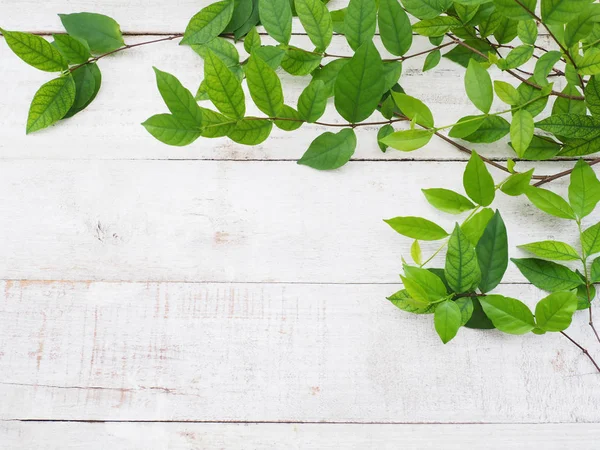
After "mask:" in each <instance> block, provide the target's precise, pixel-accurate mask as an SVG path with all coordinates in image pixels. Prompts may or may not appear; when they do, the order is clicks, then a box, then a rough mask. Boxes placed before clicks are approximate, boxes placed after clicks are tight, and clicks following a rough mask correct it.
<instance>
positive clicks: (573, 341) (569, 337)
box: [560, 331, 600, 372]
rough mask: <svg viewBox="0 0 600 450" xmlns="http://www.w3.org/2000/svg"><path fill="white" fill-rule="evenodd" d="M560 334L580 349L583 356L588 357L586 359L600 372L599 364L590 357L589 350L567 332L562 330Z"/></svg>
mask: <svg viewBox="0 0 600 450" xmlns="http://www.w3.org/2000/svg"><path fill="white" fill-rule="evenodd" d="M560 334H562V335H563V336H564V337H566V338H567V339H568V340H569V341H571V342H572V343H573V345H575V346H576V347H577V348H578V349H579V350H581V351H582V352H583V354H584V355H585V356H587V357H588V359H589V360H590V361H591V362H592V364H593V365H594V367H595V368H596V370H597V371H598V372H600V366H599V365H598V363H597V362H596V361H595V360H594V358H593V357H592V355H590V352H588V351H587V349H585V348H583V347H582V346H581V345H580V344H579V343H577V342H576V341H575V340H574V339H573V338H572V337H571V336H569V335H568V334H567V333H565V332H564V331H561V332H560Z"/></svg>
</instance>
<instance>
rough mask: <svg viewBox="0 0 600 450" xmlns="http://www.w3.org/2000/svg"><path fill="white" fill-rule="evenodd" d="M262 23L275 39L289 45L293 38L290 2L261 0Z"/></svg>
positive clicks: (259, 3)
mask: <svg viewBox="0 0 600 450" xmlns="http://www.w3.org/2000/svg"><path fill="white" fill-rule="evenodd" d="M258 10H259V14H260V22H261V24H262V25H263V26H264V27H265V29H266V30H267V33H269V36H271V37H272V38H273V39H275V40H276V41H277V42H279V43H281V44H283V45H287V44H289V43H290V38H291V37H292V7H291V5H290V2H289V0H259V2H258Z"/></svg>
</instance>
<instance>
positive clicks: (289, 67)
mask: <svg viewBox="0 0 600 450" xmlns="http://www.w3.org/2000/svg"><path fill="white" fill-rule="evenodd" d="M321 59H322V56H321V55H320V54H317V53H314V52H307V51H304V50H302V49H299V48H296V47H290V48H288V49H287V50H286V52H285V54H284V55H283V59H282V60H281V67H282V68H283V70H285V71H286V72H287V73H289V74H291V75H295V76H305V75H308V74H310V73H311V72H312V71H313V70H315V69H316V68H317V67H319V64H320V63H321Z"/></svg>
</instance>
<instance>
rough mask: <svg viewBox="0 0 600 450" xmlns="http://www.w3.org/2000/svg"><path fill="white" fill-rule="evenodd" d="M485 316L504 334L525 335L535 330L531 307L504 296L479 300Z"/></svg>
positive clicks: (489, 296) (491, 296)
mask: <svg viewBox="0 0 600 450" xmlns="http://www.w3.org/2000/svg"><path fill="white" fill-rule="evenodd" d="M479 301H480V303H481V306H482V307H483V310H484V311H485V314H486V315H487V316H488V317H489V318H490V319H491V321H492V322H493V324H494V326H495V327H496V328H498V329H499V330H500V331H502V332H503V333H508V334H517V335H519V334H525V333H529V332H530V331H532V330H533V329H534V328H535V320H534V317H533V314H532V313H531V310H530V309H529V307H528V306H527V305H526V304H524V303H523V302H521V301H519V300H517V299H515V298H510V297H504V296H502V295H488V296H486V297H481V298H480V299H479Z"/></svg>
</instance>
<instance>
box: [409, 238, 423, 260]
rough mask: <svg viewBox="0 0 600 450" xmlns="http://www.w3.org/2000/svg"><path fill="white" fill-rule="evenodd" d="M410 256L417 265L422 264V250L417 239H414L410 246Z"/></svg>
mask: <svg viewBox="0 0 600 450" xmlns="http://www.w3.org/2000/svg"><path fill="white" fill-rule="evenodd" d="M410 256H411V258H412V259H413V261H414V262H415V263H417V264H419V265H421V264H423V252H422V251H421V245H420V244H419V241H418V240H417V239H415V241H414V242H413V243H412V245H411V246H410Z"/></svg>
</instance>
